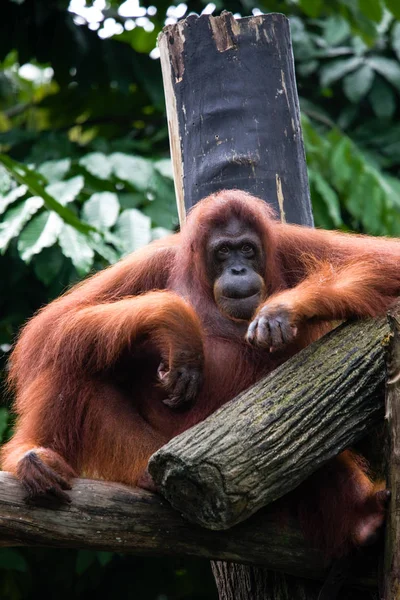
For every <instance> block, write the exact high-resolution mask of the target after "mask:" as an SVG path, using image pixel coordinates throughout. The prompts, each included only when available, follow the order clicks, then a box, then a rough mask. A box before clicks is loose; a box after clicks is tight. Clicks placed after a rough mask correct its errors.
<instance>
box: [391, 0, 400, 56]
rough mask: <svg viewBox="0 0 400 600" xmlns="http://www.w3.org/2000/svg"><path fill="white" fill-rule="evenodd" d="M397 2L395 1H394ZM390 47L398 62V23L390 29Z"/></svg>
mask: <svg viewBox="0 0 400 600" xmlns="http://www.w3.org/2000/svg"><path fill="white" fill-rule="evenodd" d="M396 2H397V0H396ZM398 6H399V12H400V4H398ZM398 18H399V19H400V17H398ZM392 46H393V50H394V52H395V54H396V56H397V58H398V60H400V23H395V24H394V25H393V29H392Z"/></svg>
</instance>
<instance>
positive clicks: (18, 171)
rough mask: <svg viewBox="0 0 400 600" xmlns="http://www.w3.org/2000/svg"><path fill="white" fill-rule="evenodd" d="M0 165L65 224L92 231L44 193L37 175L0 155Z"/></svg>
mask: <svg viewBox="0 0 400 600" xmlns="http://www.w3.org/2000/svg"><path fill="white" fill-rule="evenodd" d="M0 163H2V164H3V165H4V166H5V167H6V168H7V169H8V170H9V172H10V173H11V174H12V176H13V177H14V179H15V180H16V181H18V182H19V183H21V184H23V185H26V186H27V188H28V190H29V191H30V193H31V194H32V196H40V197H41V198H43V200H44V203H45V205H46V207H47V208H48V209H49V210H54V211H55V212H56V213H57V214H59V215H60V217H61V218H62V219H63V220H64V221H65V222H66V223H69V224H70V225H73V226H74V227H75V228H76V229H78V231H83V232H85V233H86V232H88V231H93V227H92V226H91V225H88V224H86V223H83V222H82V221H80V220H79V219H78V217H77V216H76V215H75V213H74V212H72V210H69V209H68V208H66V207H65V206H63V205H62V204H61V203H60V202H58V201H57V200H55V198H53V196H51V195H50V194H49V193H48V192H47V191H46V188H45V186H44V185H43V183H42V177H40V176H38V174H37V173H35V172H34V171H31V170H30V169H28V167H26V166H25V165H23V164H21V163H18V162H16V161H15V160H13V159H12V158H10V157H9V156H6V155H5V154H0ZM54 185H55V184H54Z"/></svg>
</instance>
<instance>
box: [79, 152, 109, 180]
mask: <svg viewBox="0 0 400 600" xmlns="http://www.w3.org/2000/svg"><path fill="white" fill-rule="evenodd" d="M79 164H80V165H82V166H83V167H85V169H86V170H87V171H88V173H90V174H91V175H93V176H94V177H97V178H98V179H109V178H110V176H111V173H112V164H111V161H110V158H109V157H108V156H107V155H106V154H103V153H102V152H91V153H90V154H86V156H84V157H83V158H81V160H80V161H79Z"/></svg>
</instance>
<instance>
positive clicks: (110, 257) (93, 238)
mask: <svg viewBox="0 0 400 600" xmlns="http://www.w3.org/2000/svg"><path fill="white" fill-rule="evenodd" d="M107 241H108V240H107ZM88 243H89V246H90V247H91V248H93V250H95V252H97V254H98V255H99V256H101V257H102V258H104V260H106V261H107V262H108V263H109V264H110V265H113V264H114V263H116V262H117V260H118V259H119V258H121V253H120V252H116V251H115V250H114V249H113V248H111V246H109V245H108V244H107V243H106V242H105V241H104V240H103V238H102V237H101V235H100V234H98V233H93V234H91V235H89V236H88Z"/></svg>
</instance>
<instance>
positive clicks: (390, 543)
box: [383, 309, 400, 600]
mask: <svg viewBox="0 0 400 600" xmlns="http://www.w3.org/2000/svg"><path fill="white" fill-rule="evenodd" d="M389 322H390V325H391V329H392V334H393V337H392V340H391V344H390V352H389V357H388V379H387V389H386V421H387V427H386V430H387V436H388V450H389V451H388V456H387V465H388V481H387V485H388V489H389V490H390V491H391V492H392V498H391V502H390V506H389V512H388V518H387V522H386V536H385V538H386V539H385V560H384V577H383V588H384V593H383V600H399V599H400V310H399V309H397V310H395V311H392V312H391V314H390V315H389Z"/></svg>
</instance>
